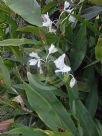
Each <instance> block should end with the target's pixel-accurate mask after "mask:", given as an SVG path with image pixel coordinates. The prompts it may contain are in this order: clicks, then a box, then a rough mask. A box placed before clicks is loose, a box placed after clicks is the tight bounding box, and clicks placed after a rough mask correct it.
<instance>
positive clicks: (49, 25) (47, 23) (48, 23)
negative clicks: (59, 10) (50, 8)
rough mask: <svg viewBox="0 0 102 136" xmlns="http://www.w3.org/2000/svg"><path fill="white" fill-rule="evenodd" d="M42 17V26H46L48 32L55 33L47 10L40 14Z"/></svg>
mask: <svg viewBox="0 0 102 136" xmlns="http://www.w3.org/2000/svg"><path fill="white" fill-rule="evenodd" d="M42 18H43V21H44V22H43V26H45V27H47V28H48V30H49V32H51V33H52V32H53V33H55V32H56V30H55V29H53V28H52V24H53V22H52V21H51V19H50V18H49V15H48V12H47V14H44V15H42Z"/></svg>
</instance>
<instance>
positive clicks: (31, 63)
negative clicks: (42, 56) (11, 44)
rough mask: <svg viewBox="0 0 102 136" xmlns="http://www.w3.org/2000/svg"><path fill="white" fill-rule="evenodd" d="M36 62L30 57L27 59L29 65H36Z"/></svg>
mask: <svg viewBox="0 0 102 136" xmlns="http://www.w3.org/2000/svg"><path fill="white" fill-rule="evenodd" d="M37 62H38V60H36V59H30V60H29V65H31V66H33V65H36V64H37Z"/></svg>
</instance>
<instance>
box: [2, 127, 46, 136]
mask: <svg viewBox="0 0 102 136" xmlns="http://www.w3.org/2000/svg"><path fill="white" fill-rule="evenodd" d="M4 134H9V135H11V136H14V135H17V134H22V135H23V136H48V135H47V134H45V133H43V132H42V131H40V130H33V128H30V127H29V128H28V127H21V128H15V129H12V130H10V131H8V132H5V133H4Z"/></svg>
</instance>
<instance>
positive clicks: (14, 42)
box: [0, 38, 37, 46]
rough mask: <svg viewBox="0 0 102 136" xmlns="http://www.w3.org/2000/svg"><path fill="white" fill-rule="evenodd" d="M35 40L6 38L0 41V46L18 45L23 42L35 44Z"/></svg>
mask: <svg viewBox="0 0 102 136" xmlns="http://www.w3.org/2000/svg"><path fill="white" fill-rule="evenodd" d="M36 42H37V41H36V40H31V39H26V38H22V39H7V40H3V41H0V46H20V45H24V44H36Z"/></svg>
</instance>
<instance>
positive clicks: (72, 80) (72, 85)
mask: <svg viewBox="0 0 102 136" xmlns="http://www.w3.org/2000/svg"><path fill="white" fill-rule="evenodd" d="M75 84H76V79H75V78H74V76H72V79H71V80H70V84H69V86H70V87H71V88H73V87H74V85H75Z"/></svg>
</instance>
